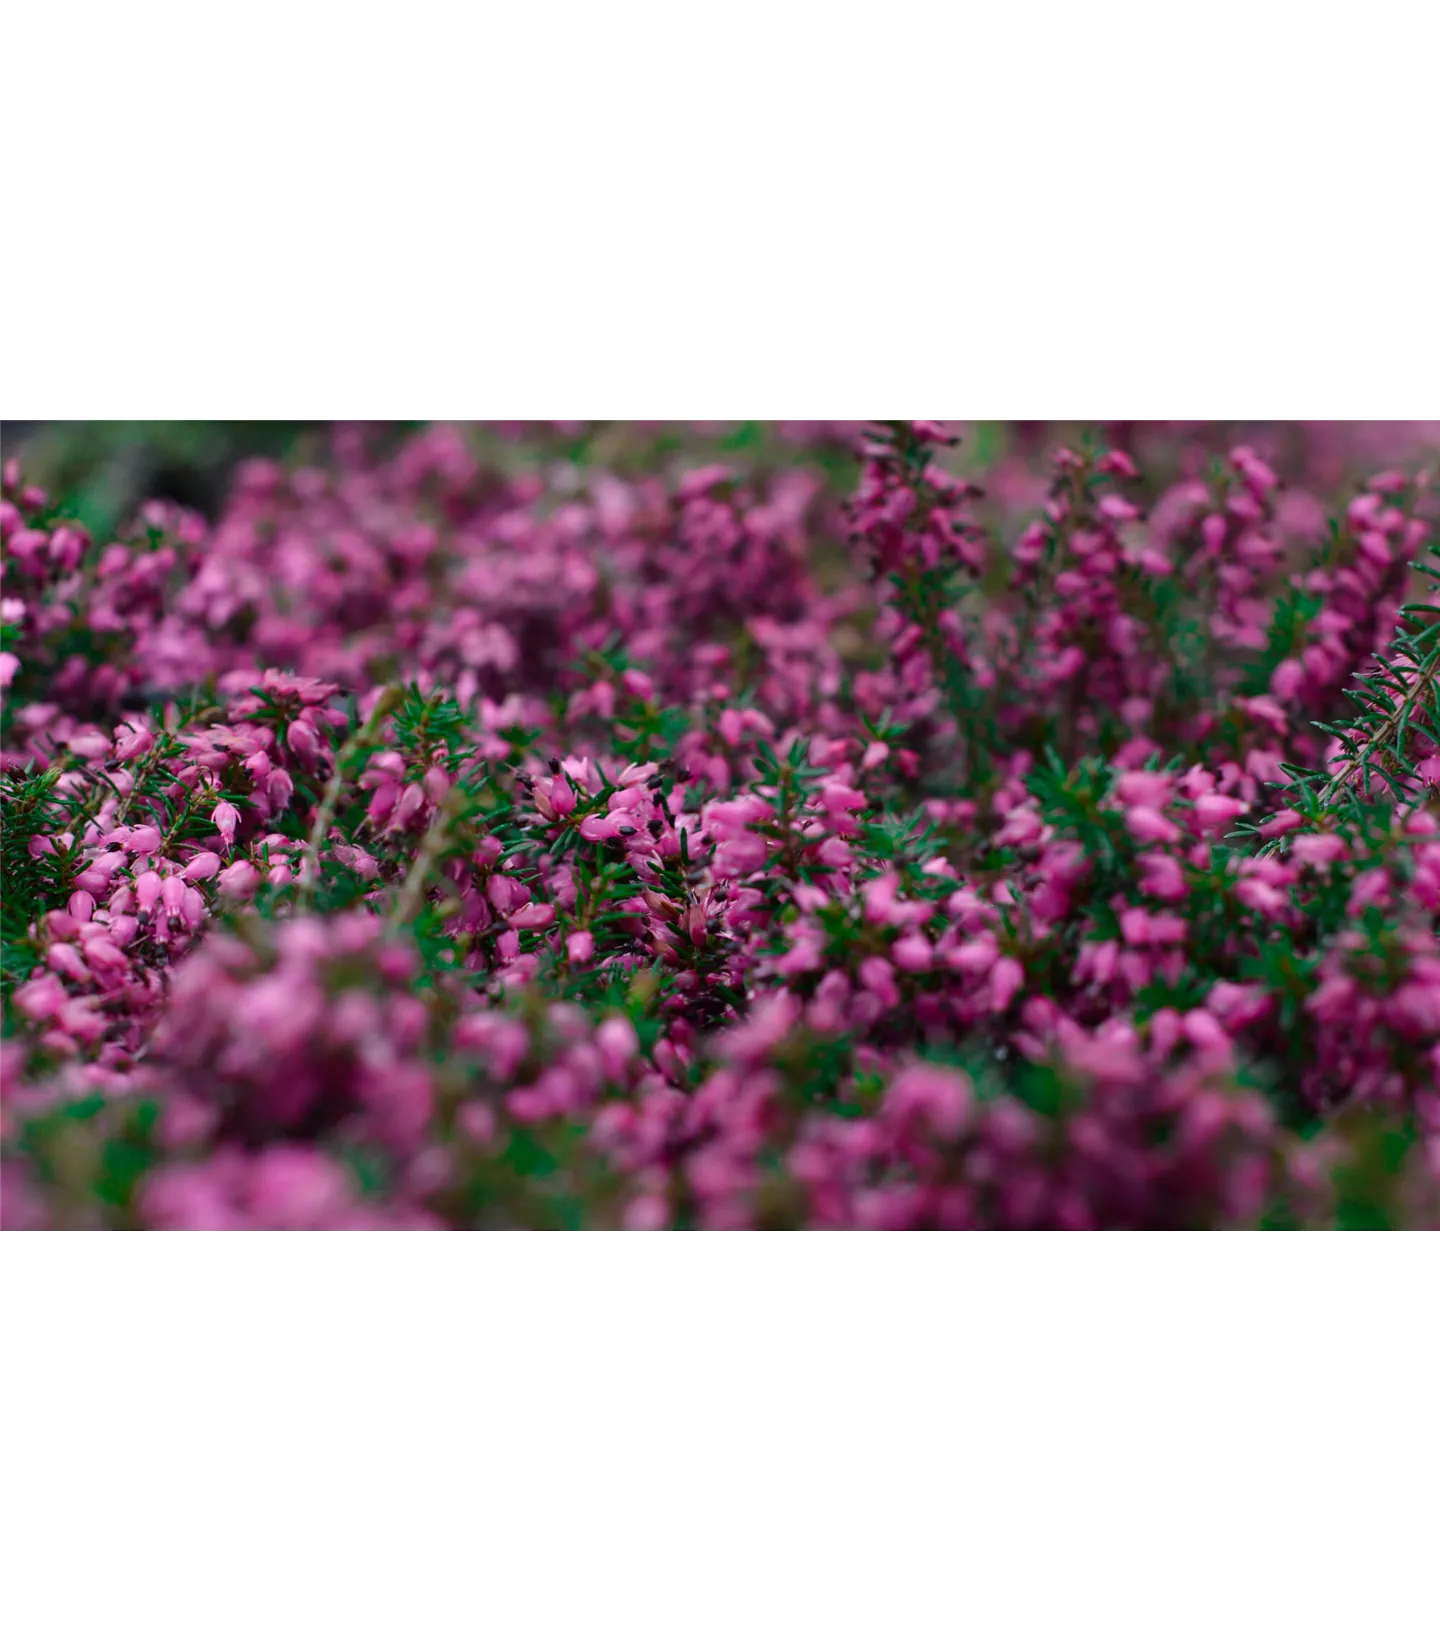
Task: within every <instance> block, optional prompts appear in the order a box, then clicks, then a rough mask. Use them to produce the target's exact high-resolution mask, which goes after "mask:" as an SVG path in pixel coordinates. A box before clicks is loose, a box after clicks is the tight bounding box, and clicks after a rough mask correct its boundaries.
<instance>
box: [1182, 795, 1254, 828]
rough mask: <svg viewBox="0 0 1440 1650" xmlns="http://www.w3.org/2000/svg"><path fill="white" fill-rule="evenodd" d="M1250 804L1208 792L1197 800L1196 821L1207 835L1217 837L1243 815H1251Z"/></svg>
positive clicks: (1235, 798) (1232, 797)
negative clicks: (1216, 835)
mask: <svg viewBox="0 0 1440 1650" xmlns="http://www.w3.org/2000/svg"><path fill="white" fill-rule="evenodd" d="M1249 811H1250V804H1249V803H1248V802H1242V801H1241V800H1240V799H1239V797H1235V796H1222V795H1221V794H1220V793H1219V792H1218V791H1208V792H1206V793H1205V794H1204V795H1203V796H1199V797H1197V798H1196V800H1195V820H1196V823H1197V824H1198V825H1199V827H1200V829H1201V830H1202V831H1204V832H1206V833H1207V835H1215V834H1217V833H1218V832H1220V831H1223V830H1224V829H1225V827H1226V826H1228V825H1230V824H1232V823H1233V822H1234V821H1235V820H1237V819H1238V818H1239V817H1240V815H1241V814H1245V813H1249Z"/></svg>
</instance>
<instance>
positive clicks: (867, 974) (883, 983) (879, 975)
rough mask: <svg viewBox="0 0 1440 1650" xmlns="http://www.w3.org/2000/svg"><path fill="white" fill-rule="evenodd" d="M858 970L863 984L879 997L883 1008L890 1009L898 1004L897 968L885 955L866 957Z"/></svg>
mask: <svg viewBox="0 0 1440 1650" xmlns="http://www.w3.org/2000/svg"><path fill="white" fill-rule="evenodd" d="M856 972H857V973H858V974H859V976H860V983H861V985H863V986H864V987H865V989H866V990H867V991H870V992H873V993H874V995H875V996H876V997H878V998H879V1000H880V1006H881V1007H882V1008H884V1009H886V1010H889V1009H893V1008H895V1007H897V1006H898V1004H899V1002H900V992H899V990H898V989H897V988H896V985H895V970H894V968H893V967H892V966H891V964H890V963H889V962H887V961H886V959H885V958H884V957H866V959H865V960H864V962H862V963H861V964H860V967H859V969H858V970H857V971H856Z"/></svg>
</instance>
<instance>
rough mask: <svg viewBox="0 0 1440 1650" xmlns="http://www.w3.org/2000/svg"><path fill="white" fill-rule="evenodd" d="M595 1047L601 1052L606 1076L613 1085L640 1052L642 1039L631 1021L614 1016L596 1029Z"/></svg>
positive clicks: (621, 1077) (620, 1078)
mask: <svg viewBox="0 0 1440 1650" xmlns="http://www.w3.org/2000/svg"><path fill="white" fill-rule="evenodd" d="M595 1046H596V1048H598V1049H599V1050H600V1059H601V1063H602V1065H603V1066H604V1069H605V1075H606V1076H607V1077H608V1078H609V1079H610V1081H611V1082H612V1083H618V1082H620V1081H621V1080H622V1079H623V1078H624V1076H625V1073H626V1071H627V1070H628V1068H629V1065H630V1062H631V1061H632V1060H633V1059H634V1058H635V1056H636V1055H637V1054H638V1053H639V1052H640V1039H639V1037H638V1036H637V1035H636V1032H635V1027H634V1026H633V1025H632V1024H631V1023H630V1021H629V1020H627V1019H624V1018H623V1017H621V1016H619V1015H612V1016H611V1017H610V1018H609V1019H607V1020H602V1021H601V1022H600V1024H599V1025H598V1026H597V1027H596V1028H595Z"/></svg>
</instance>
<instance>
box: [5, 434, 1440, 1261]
mask: <svg viewBox="0 0 1440 1650" xmlns="http://www.w3.org/2000/svg"><path fill="white" fill-rule="evenodd" d="M756 432H758V433H756ZM1142 435H1143V439H1140V440H1137V447H1139V448H1140V449H1141V450H1142V452H1148V451H1150V450H1152V449H1153V450H1154V452H1155V453H1156V454H1158V455H1159V456H1158V457H1157V458H1156V462H1157V464H1160V465H1161V466H1162V471H1163V473H1162V474H1161V476H1160V478H1159V479H1158V480H1155V481H1152V480H1150V479H1149V478H1148V477H1147V473H1146V471H1145V468H1144V467H1143V465H1142V464H1141V463H1140V462H1139V461H1138V460H1137V457H1136V456H1135V455H1134V454H1132V453H1131V452H1129V451H1126V450H1124V449H1123V448H1121V447H1120V446H1118V445H1116V444H1115V443H1114V442H1113V441H1111V440H1106V439H1104V438H1103V437H1097V438H1096V439H1091V440H1072V441H1069V442H1066V443H1063V444H1059V445H1055V446H1052V447H1051V449H1050V450H1049V451H1048V452H1047V453H1044V454H1041V453H1039V452H1038V451H1037V452H1028V451H1027V449H1026V445H1025V441H1024V439H1019V440H1018V442H1017V451H1015V452H1011V453H1009V454H1008V455H1007V456H1006V458H1005V460H1004V462H1003V463H997V464H996V465H995V466H994V467H993V468H994V472H995V473H994V475H993V476H992V475H990V474H987V473H986V472H985V469H984V466H983V465H982V466H979V468H978V470H977V467H976V466H975V465H974V464H973V463H972V462H971V461H970V460H969V459H968V458H967V455H966V454H965V452H964V449H963V448H957V447H956V446H955V445H954V442H953V438H952V437H951V435H950V434H949V433H948V432H947V430H946V428H945V427H943V426H941V425H938V424H934V423H926V422H891V423H883V424H879V425H876V426H873V427H869V428H864V429H861V428H849V427H840V426H828V427H814V426H811V427H803V426H802V427H781V428H779V429H778V430H764V429H762V428H761V427H759V426H755V427H753V429H752V427H751V426H746V427H744V428H743V429H742V430H741V431H729V432H727V431H725V430H724V429H723V428H721V429H718V430H717V429H711V430H699V431H696V432H693V438H692V442H691V450H693V451H695V452H697V453H699V454H700V455H701V458H702V461H701V462H698V463H693V462H692V463H689V464H688V465H687V463H686V449H685V448H684V447H683V445H682V446H677V444H676V441H675V439H674V438H673V436H672V434H671V433H670V432H667V431H666V430H664V429H662V428H660V427H656V428H653V429H648V430H647V429H639V430H635V431H632V432H630V433H629V434H628V435H625V436H624V438H623V439H619V438H617V437H616V433H615V432H614V431H611V430H607V429H605V428H603V427H598V426H597V427H589V426H558V427H542V428H536V427H533V426H532V427H523V426H517V427H513V428H498V429H497V428H492V429H489V430H486V431H479V432H476V431H465V430H460V429H454V428H450V427H427V428H421V429H418V430H412V431H409V432H401V434H400V435H399V436H398V437H393V436H392V437H388V438H386V439H383V440H382V439H377V438H376V436H375V434H374V432H367V431H365V430H363V429H355V428H341V429H339V430H337V431H336V432H335V435H334V439H333V442H332V447H331V450H330V451H329V452H328V453H327V454H317V453H314V452H311V453H308V454H306V455H304V457H303V459H301V460H300V461H297V462H294V463H291V464H288V465H286V464H282V463H278V462H276V461H275V460H274V459H272V458H266V459H261V460H252V461H249V462H246V463H244V464H242V465H240V466H239V468H238V469H237V470H236V472H235V476H234V482H233V486H232V487H231V490H230V493H229V496H228V499H227V501H226V503H225V504H224V506H223V508H222V509H221V510H220V511H219V512H218V515H217V517H216V519H215V520H214V521H213V522H210V521H206V520H204V519H203V518H202V517H201V516H199V515H198V514H196V513H194V512H191V511H186V510H183V509H180V508H178V507H176V506H174V505H170V504H166V503H163V502H162V503H154V504H146V505H145V506H143V507H142V508H141V510H140V511H139V513H138V515H137V517H136V519H135V520H134V522H133V523H132V524H130V525H129V526H127V528H126V529H125V530H124V531H123V532H122V533H121V534H120V535H119V536H118V537H116V538H114V539H113V540H112V541H111V542H99V541H92V539H91V537H90V535H89V534H88V533H87V532H86V531H85V530H84V529H83V528H82V527H79V526H77V525H76V524H75V523H73V522H72V521H70V520H68V519H67V518H66V515H65V512H64V511H63V510H61V509H59V508H58V507H57V506H56V505H55V504H54V503H53V502H52V501H51V499H50V498H48V497H47V496H46V495H45V493H44V492H43V491H42V490H41V489H39V488H38V487H36V486H33V485H28V484H27V483H26V482H25V480H24V478H23V477H22V476H21V474H20V473H19V468H18V466H17V465H16V464H15V463H14V462H13V461H12V462H7V464H6V466H5V473H4V499H3V505H0V541H3V554H4V594H3V597H0V617H3V621H4V634H3V646H4V651H3V653H0V690H3V694H4V702H3V712H0V714H3V744H4V753H3V774H0V789H3V797H0V800H3V856H4V860H3V873H4V890H3V893H4V906H3V918H4V935H3V938H4V950H3V996H4V1016H5V1021H4V1033H5V1040H4V1044H3V1056H0V1058H3V1077H4V1090H5V1095H4V1110H3V1132H0V1151H3V1158H0V1172H3V1185H0V1217H3V1220H4V1222H5V1224H6V1225H10V1226H115V1227H134V1226H148V1227H169V1228H211V1227H227V1228H246V1229H255V1228H319V1227H327V1228H357V1227H365V1226H370V1227H384V1228H435V1227H444V1228H477V1227H478V1228H484V1227H491V1228H493V1227H500V1226H510V1227H514V1226H520V1227H538V1226H556V1227H572V1228H573V1227H586V1226H624V1227H630V1228H657V1227H719V1228H731V1227H742V1226H761V1227H796V1226H819V1227H863V1228H896V1227H905V1228H911V1227H931V1228H934V1227H973V1226H1002V1227H1036V1226H1047V1227H1050V1226H1055V1227H1065V1228H1084V1227H1132V1228H1133V1227H1165V1226H1228V1227H1236V1226H1239V1227H1249V1226H1257V1225H1258V1226H1297V1225H1299V1226H1310V1225H1320V1226H1323V1225H1334V1224H1339V1225H1342V1226H1355V1225H1377V1224H1378V1225H1417V1224H1432V1223H1434V1222H1435V1221H1436V1219H1437V1216H1440V944H1437V934H1436V914H1437V912H1440V818H1437V815H1436V813H1435V812H1433V811H1432V808H1431V804H1432V800H1433V799H1432V792H1433V791H1434V789H1435V787H1436V786H1437V784H1440V685H1437V679H1440V608H1437V607H1435V606H1433V605H1431V604H1430V603H1428V602H1426V601H1425V600H1424V599H1423V598H1424V595H1425V591H1426V587H1427V583H1428V578H1429V575H1427V573H1426V572H1425V567H1426V565H1427V564H1426V562H1425V556H1426V554H1427V552H1428V551H1429V550H1430V547H1431V544H1432V541H1433V539H1434V537H1435V526H1434V523H1435V508H1436V497H1435V494H1434V491H1433V480H1432V475H1431V474H1430V473H1428V472H1426V471H1425V470H1423V469H1418V468H1415V467H1413V466H1412V467H1396V466H1395V465H1392V466H1391V467H1390V468H1388V469H1385V470H1382V471H1379V472H1378V473H1373V474H1364V475H1359V476H1357V477H1356V485H1355V486H1354V488H1353V489H1352V490H1351V491H1348V492H1343V493H1332V497H1331V499H1330V501H1329V504H1328V508H1321V507H1320V506H1319V505H1318V504H1317V503H1316V501H1315V497H1314V495H1313V493H1312V491H1311V489H1313V488H1314V487H1316V486H1318V485H1320V481H1319V480H1317V477H1316V476H1312V475H1310V474H1308V473H1305V472H1304V471H1303V469H1302V473H1300V474H1298V475H1296V476H1295V477H1294V478H1293V481H1292V480H1291V478H1287V477H1286V475H1285V474H1284V468H1283V463H1282V462H1281V459H1282V457H1283V455H1281V454H1278V453H1276V454H1271V455H1270V456H1266V455H1265V454H1263V453H1262V452H1261V450H1260V445H1261V444H1260V443H1259V442H1258V440H1257V439H1252V440H1251V441H1248V442H1234V443H1231V444H1230V445H1228V446H1226V447H1224V448H1222V449H1221V450H1220V451H1211V450H1209V449H1206V448H1203V447H1202V448H1199V449H1197V446H1196V443H1197V436H1196V432H1195V431H1194V430H1193V428H1191V427H1176V428H1174V429H1172V430H1170V431H1169V432H1168V433H1167V432H1166V431H1164V430H1151V431H1149V432H1142ZM1369 441H1370V437H1368V436H1367V437H1366V438H1365V441H1363V442H1360V443H1359V444H1358V447H1357V451H1356V453H1355V455H1354V456H1355V457H1356V458H1357V459H1368V458H1370V456H1371V453H1370V448H1369ZM1167 444H1168V445H1167ZM1324 451H1325V452H1326V454H1327V455H1328V458H1327V465H1322V466H1320V470H1319V475H1320V477H1321V478H1323V484H1324V486H1325V487H1327V488H1331V489H1333V488H1334V487H1335V486H1336V483H1335V479H1334V475H1333V473H1332V471H1333V462H1332V461H1333V459H1334V452H1333V448H1325V449H1324ZM1176 453H1178V454H1179V456H1178V458H1177V457H1175V454H1176ZM1167 455H1168V456H1167ZM1305 462H1307V463H1308V460H1305ZM1017 466H1018V468H1017ZM1022 472H1023V473H1022ZM1027 499H1028V501H1029V504H1028V506H1027V507H1026V509H1018V508H1017V503H1018V501H1022V500H1027ZM1027 512H1028V513H1027ZM1017 516H1018V517H1020V518H1022V519H1017Z"/></svg>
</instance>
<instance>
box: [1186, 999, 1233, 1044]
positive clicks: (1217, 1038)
mask: <svg viewBox="0 0 1440 1650" xmlns="http://www.w3.org/2000/svg"><path fill="white" fill-rule="evenodd" d="M1181 1024H1182V1026H1183V1027H1184V1031H1185V1035H1186V1036H1187V1037H1188V1038H1189V1039H1190V1041H1191V1042H1192V1043H1193V1044H1194V1045H1195V1047H1196V1048H1199V1049H1204V1050H1206V1051H1207V1052H1211V1053H1217V1054H1228V1053H1229V1052H1230V1047H1231V1044H1230V1039H1229V1037H1227V1036H1226V1034H1225V1029H1224V1027H1223V1026H1222V1025H1221V1024H1220V1022H1219V1021H1218V1020H1217V1019H1216V1018H1215V1016H1214V1015H1213V1014H1212V1013H1211V1012H1210V1011H1209V1009H1205V1008H1192V1009H1191V1010H1190V1012H1189V1013H1188V1014H1186V1015H1184V1016H1183V1018H1182V1020H1181Z"/></svg>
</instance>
